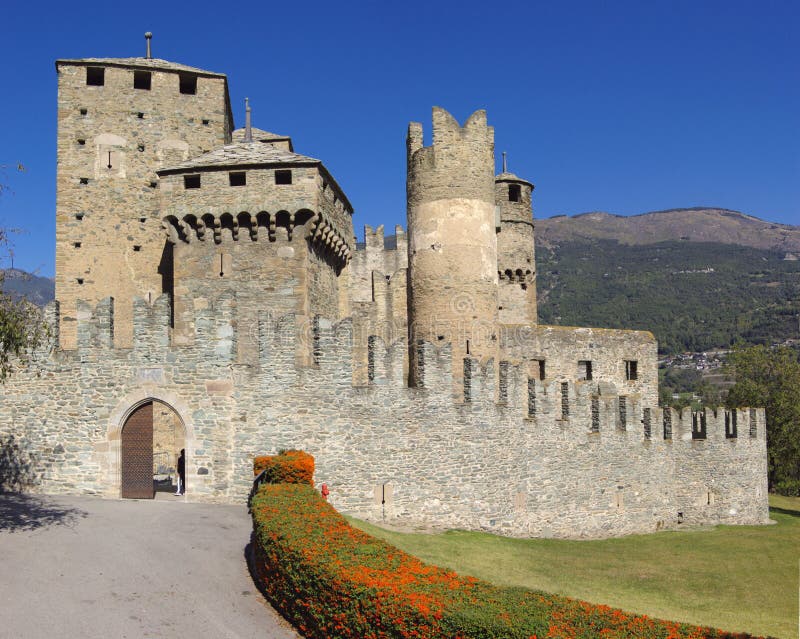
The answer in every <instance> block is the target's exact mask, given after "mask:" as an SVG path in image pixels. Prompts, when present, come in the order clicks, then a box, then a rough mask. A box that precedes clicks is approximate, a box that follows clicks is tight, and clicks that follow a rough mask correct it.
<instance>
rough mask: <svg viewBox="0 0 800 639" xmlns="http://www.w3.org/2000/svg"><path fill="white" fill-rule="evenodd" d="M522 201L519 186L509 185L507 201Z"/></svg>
mask: <svg viewBox="0 0 800 639" xmlns="http://www.w3.org/2000/svg"><path fill="white" fill-rule="evenodd" d="M520 199H522V189H520V186H519V184H509V185H508V201H509V202H519V201H520Z"/></svg>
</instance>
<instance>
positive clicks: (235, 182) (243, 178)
mask: <svg viewBox="0 0 800 639" xmlns="http://www.w3.org/2000/svg"><path fill="white" fill-rule="evenodd" d="M228 180H229V181H230V185H231V186H245V185H246V184H247V173H245V172H244V171H236V172H235V173H228Z"/></svg>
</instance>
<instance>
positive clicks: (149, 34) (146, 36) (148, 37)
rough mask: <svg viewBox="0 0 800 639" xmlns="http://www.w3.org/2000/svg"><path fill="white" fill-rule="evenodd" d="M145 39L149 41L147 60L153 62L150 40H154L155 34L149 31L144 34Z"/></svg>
mask: <svg viewBox="0 0 800 639" xmlns="http://www.w3.org/2000/svg"><path fill="white" fill-rule="evenodd" d="M144 39H145V40H147V55H145V58H147V59H148V60H151V59H152V58H153V54H152V53H150V40H152V39H153V34H152V33H150V32H149V31H148V32H147V33H145V34H144Z"/></svg>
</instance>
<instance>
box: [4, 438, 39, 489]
mask: <svg viewBox="0 0 800 639" xmlns="http://www.w3.org/2000/svg"><path fill="white" fill-rule="evenodd" d="M35 483H36V464H35V462H34V460H33V458H32V457H31V455H30V454H29V453H28V452H27V451H26V450H25V448H23V446H22V444H21V442H20V441H19V440H18V439H16V438H15V437H14V435H9V436H5V437H0V492H3V491H8V490H24V489H25V488H28V487H30V486H33V485H34V484H35Z"/></svg>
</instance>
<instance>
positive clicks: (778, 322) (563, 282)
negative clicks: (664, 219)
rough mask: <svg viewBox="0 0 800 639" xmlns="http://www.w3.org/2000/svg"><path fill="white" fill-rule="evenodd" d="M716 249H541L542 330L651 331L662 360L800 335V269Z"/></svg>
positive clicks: (726, 247) (730, 248)
mask: <svg viewBox="0 0 800 639" xmlns="http://www.w3.org/2000/svg"><path fill="white" fill-rule="evenodd" d="M785 256H786V254H785V252H783V251H780V252H778V251H775V250H764V249H758V248H751V247H747V246H738V245H734V244H722V243H715V242H687V241H667V242H659V243H655V244H636V245H627V244H620V243H619V242H617V241H614V240H608V239H578V240H561V241H560V242H559V243H558V244H553V245H551V246H550V247H548V246H545V245H544V244H541V243H539V242H538V238H537V254H536V262H537V270H538V289H539V321H540V322H542V323H552V324H561V325H573V326H598V327H605V328H637V329H644V330H650V331H652V332H653V333H654V334H655V336H656V338H657V339H658V342H659V348H660V351H661V352H662V353H675V352H681V351H703V350H709V349H712V348H717V347H726V346H730V345H731V344H732V343H734V342H735V341H736V340H738V339H744V340H746V341H748V342H751V343H755V344H758V343H773V342H781V341H783V340H786V339H788V338H797V337H799V336H800V330H799V329H800V325H799V322H800V320H799V319H798V316H800V261H797V260H791V259H784V258H785Z"/></svg>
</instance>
